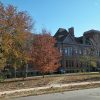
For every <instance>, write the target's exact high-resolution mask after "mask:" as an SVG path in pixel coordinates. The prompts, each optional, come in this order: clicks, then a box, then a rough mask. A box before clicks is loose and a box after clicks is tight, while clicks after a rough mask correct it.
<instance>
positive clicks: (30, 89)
mask: <svg viewBox="0 0 100 100" xmlns="http://www.w3.org/2000/svg"><path fill="white" fill-rule="evenodd" d="M96 83H100V81H94V82H79V83H70V84H50V85H48V86H44V87H36V88H28V89H20V90H11V91H4V92H0V96H2V95H7V94H13V93H20V92H28V91H34V90H40V89H49V88H62V87H69V86H78V85H89V84H96Z"/></svg>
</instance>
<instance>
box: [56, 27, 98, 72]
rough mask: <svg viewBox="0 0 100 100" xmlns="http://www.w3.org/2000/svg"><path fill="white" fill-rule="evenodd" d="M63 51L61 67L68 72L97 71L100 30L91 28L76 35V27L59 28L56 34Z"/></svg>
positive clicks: (58, 45)
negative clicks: (79, 35)
mask: <svg viewBox="0 0 100 100" xmlns="http://www.w3.org/2000/svg"><path fill="white" fill-rule="evenodd" d="M54 38H55V39H56V41H57V42H56V46H57V48H58V49H59V52H60V53H61V67H62V68H64V70H65V71H66V72H68V73H70V72H84V71H85V72H86V71H96V70H97V68H98V67H99V57H100V31H97V30H89V31H86V32H84V34H83V36H81V37H75V35H74V28H73V27H71V28H69V29H68V31H67V30H66V29H63V28H59V29H58V31H57V32H56V34H55V35H54Z"/></svg>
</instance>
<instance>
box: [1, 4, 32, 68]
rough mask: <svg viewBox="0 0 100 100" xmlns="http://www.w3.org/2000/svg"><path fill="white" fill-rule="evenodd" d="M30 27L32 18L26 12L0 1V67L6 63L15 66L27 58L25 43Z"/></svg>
mask: <svg viewBox="0 0 100 100" xmlns="http://www.w3.org/2000/svg"><path fill="white" fill-rule="evenodd" d="M31 28H32V20H31V17H30V16H29V15H28V14H27V13H26V12H23V11H22V12H20V11H17V9H16V7H14V6H13V5H8V6H7V7H6V6H4V5H3V4H2V3H0V68H1V67H4V66H5V65H6V64H7V63H10V64H12V65H13V66H15V67H17V66H20V64H21V63H22V61H27V60H28V59H29V54H28V52H27V51H26V48H27V47H26V45H25V43H26V42H27V35H28V34H29V33H30V31H31Z"/></svg>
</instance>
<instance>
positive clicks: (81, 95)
mask: <svg viewBox="0 0 100 100" xmlns="http://www.w3.org/2000/svg"><path fill="white" fill-rule="evenodd" d="M13 100H100V88H94V89H85V90H75V91H67V92H63V93H53V94H45V95H39V96H29V97H23V98H17V99H13Z"/></svg>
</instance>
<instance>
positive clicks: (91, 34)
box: [83, 29, 100, 37]
mask: <svg viewBox="0 0 100 100" xmlns="http://www.w3.org/2000/svg"><path fill="white" fill-rule="evenodd" d="M95 34H100V31H98V30H94V29H91V30H89V31H86V32H84V34H83V35H84V36H85V37H93V35H95Z"/></svg>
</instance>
